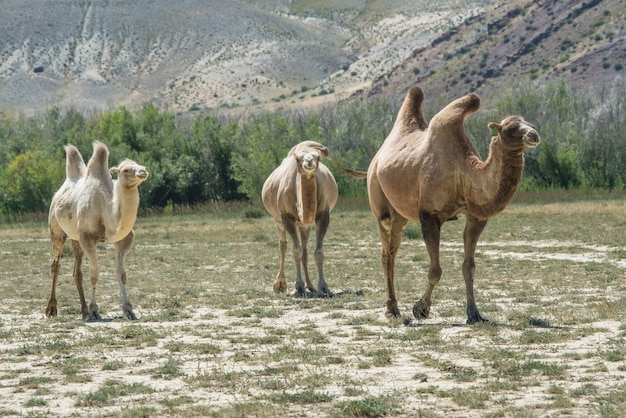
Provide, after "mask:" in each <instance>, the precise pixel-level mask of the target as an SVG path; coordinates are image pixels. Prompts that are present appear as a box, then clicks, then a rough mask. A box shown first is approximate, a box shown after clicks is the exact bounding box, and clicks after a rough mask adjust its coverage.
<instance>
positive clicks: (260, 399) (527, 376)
mask: <svg viewBox="0 0 626 418" xmlns="http://www.w3.org/2000/svg"><path fill="white" fill-rule="evenodd" d="M552 200H553V203H545V202H533V203H528V202H527V203H519V201H518V203H514V204H512V205H511V206H510V207H509V208H508V209H507V210H505V211H504V212H503V213H502V214H500V215H499V216H498V217H496V218H495V219H493V220H492V221H490V223H489V225H488V226H487V229H486V231H485V233H484V234H483V237H482V239H481V242H480V243H479V247H478V251H477V275H476V276H477V280H476V292H477V299H478V303H479V305H480V306H481V308H482V313H483V315H484V316H485V317H486V318H488V319H490V320H491V322H490V323H488V324H485V325H475V326H466V325H463V324H464V322H465V307H464V299H465V298H464V285H463V280H462V277H461V263H462V244H461V235H462V227H463V222H462V221H460V222H451V223H447V224H445V225H444V228H443V234H442V235H443V236H442V267H443V269H444V277H443V279H442V281H441V282H440V284H439V285H438V287H437V288H436V290H435V292H434V304H433V307H432V309H431V317H430V318H429V319H427V320H425V321H421V322H418V321H416V320H414V319H413V318H412V317H410V312H411V308H412V305H413V303H414V302H415V300H416V299H417V298H418V297H419V295H421V293H422V291H423V289H424V286H425V280H426V279H425V272H426V269H427V263H428V257H427V255H426V253H425V248H424V245H423V243H422V241H421V239H419V237H418V236H419V231H418V228H416V226H415V225H412V224H410V225H409V228H408V230H407V232H406V239H405V241H404V243H403V245H402V247H401V249H400V254H399V256H398V262H397V284H396V285H397V291H398V298H399V302H400V309H401V311H402V312H403V314H404V319H403V320H400V321H389V320H387V319H386V318H385V317H384V304H385V292H384V285H383V281H382V269H381V266H380V261H379V243H378V238H377V236H376V227H375V221H374V219H373V218H372V216H371V214H370V213H369V210H368V209H367V207H366V205H364V204H363V202H357V203H356V204H355V203H353V202H347V201H343V202H340V204H339V205H338V209H337V210H335V211H334V212H333V214H332V215H331V228H330V229H329V233H328V235H327V239H326V243H325V244H326V245H325V248H326V263H325V264H326V277H327V280H328V283H329V286H330V287H331V288H332V289H333V290H334V291H336V292H339V294H338V295H337V297H334V298H325V299H315V298H294V297H293V296H289V295H287V296H285V295H275V294H274V292H273V291H272V282H273V280H274V275H275V272H276V268H277V262H278V257H277V249H276V246H277V243H276V240H275V230H274V225H273V221H272V219H271V218H270V217H269V216H264V217H262V218H246V217H244V216H242V213H244V212H242V211H241V210H240V209H241V208H236V207H232V208H221V209H219V210H214V209H212V208H208V209H206V210H201V211H195V212H190V213H178V214H174V215H171V214H170V215H161V216H144V217H142V218H140V219H139V221H138V223H137V227H136V231H137V240H136V248H135V249H134V250H133V251H132V252H131V254H130V256H129V258H128V262H127V270H128V277H129V285H128V289H129V292H130V297H131V299H132V300H133V302H134V304H135V313H136V314H137V316H138V317H139V320H138V321H132V322H131V321H128V320H124V319H123V318H122V315H121V308H120V299H119V294H118V292H119V291H118V286H117V283H116V282H115V274H114V271H113V269H114V261H113V253H112V248H108V247H105V246H102V247H101V248H100V259H101V260H102V261H101V262H102V265H101V283H100V285H99V295H100V297H99V302H100V308H101V313H102V314H103V317H104V318H105V319H104V320H103V321H101V322H89V323H83V322H82V321H81V319H80V309H79V305H78V300H77V299H78V298H77V295H76V290H75V288H74V284H73V280H72V278H71V265H70V264H71V257H69V256H68V257H65V258H64V259H63V261H62V277H61V281H60V284H59V291H58V297H59V316H58V318H56V319H47V318H45V316H44V308H45V303H46V300H47V296H48V291H49V280H50V279H49V277H48V275H49V265H50V243H49V240H48V238H47V236H46V230H45V224H44V223H43V222H27V223H13V224H10V225H9V224H2V225H0V236H1V238H0V254H2V259H0V291H1V293H2V295H3V304H2V306H1V307H0V364H1V365H2V366H1V367H0V416H2V415H4V416H68V415H74V416H86V415H92V416H93V415H98V416H125V417H133V416H136V417H139V416H188V417H191V416H268V417H269V416H355V417H357V416H370V417H375V416H384V415H389V416H406V417H409V416H417V415H418V414H421V416H430V417H444V416H464V417H478V416H480V417H500V416H517V417H534V416H564V415H569V416H597V417H617V416H621V414H623V411H624V410H626V396H625V393H626V348H625V347H626V344H625V336H626V328H625V327H624V324H623V318H624V315H626V285H625V282H624V276H625V273H624V272H625V269H626V250H624V236H625V234H626V203H625V201H624V200H623V199H611V200H607V199H596V200H584V201H578V200H566V199H565V198H564V196H562V195H559V196H557V197H554V196H553V197H552ZM68 255H69V252H68ZM287 268H288V272H289V276H290V277H292V278H293V277H294V269H293V265H292V263H291V262H288V264H287ZM292 284H293V282H291V283H290V286H291V285H292Z"/></svg>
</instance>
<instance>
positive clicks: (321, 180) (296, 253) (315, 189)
mask: <svg viewBox="0 0 626 418" xmlns="http://www.w3.org/2000/svg"><path fill="white" fill-rule="evenodd" d="M321 157H328V149H327V148H326V147H325V146H323V145H321V144H319V143H317V142H313V141H304V142H301V143H300V144H298V145H296V146H295V147H293V148H292V149H291V151H289V154H288V155H287V158H285V159H284V160H283V162H282V163H281V164H280V166H278V167H277V168H276V169H275V170H274V171H273V172H272V174H270V175H269V177H268V178H267V180H265V184H263V191H262V199H263V205H264V206H265V208H266V209H267V211H268V212H269V213H270V214H271V215H272V216H273V217H274V219H275V220H276V225H277V227H278V235H279V247H280V269H279V271H278V275H277V276H276V281H275V282H274V292H285V291H286V290H287V281H286V279H285V254H286V252H287V239H286V236H285V232H287V233H288V234H289V236H290V237H291V239H292V241H293V259H294V261H295V263H296V293H297V294H298V295H304V294H305V286H304V282H303V281H302V275H301V273H300V263H302V267H303V268H304V278H305V280H306V288H308V289H309V291H311V292H314V293H316V294H317V296H323V295H328V296H330V295H332V293H331V291H330V290H329V289H328V285H327V284H326V280H324V272H323V264H324V250H323V248H322V243H323V241H324V235H326V231H327V229H328V224H329V222H330V211H331V210H332V209H333V208H334V207H335V203H337V195H338V191H337V183H336V182H335V178H334V177H333V175H332V173H331V172H330V170H329V169H328V168H327V167H326V166H325V165H324V164H322V162H321V161H320V158H321ZM313 224H315V262H316V264H317V273H318V276H319V279H318V283H317V291H316V290H315V287H313V285H312V284H311V281H310V280H309V270H308V264H307V263H308V253H307V242H308V240H309V230H310V228H311V225H313ZM298 230H299V231H300V240H301V241H302V243H300V240H299V239H298V232H297V231H298Z"/></svg>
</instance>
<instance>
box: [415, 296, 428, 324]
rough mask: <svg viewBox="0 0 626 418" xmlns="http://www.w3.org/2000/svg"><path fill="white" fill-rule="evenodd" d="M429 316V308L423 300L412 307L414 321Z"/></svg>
mask: <svg viewBox="0 0 626 418" xmlns="http://www.w3.org/2000/svg"><path fill="white" fill-rule="evenodd" d="M429 314H430V306H428V305H427V304H426V302H424V300H423V299H420V300H418V301H417V302H415V305H413V316H414V317H415V319H426V318H428V315H429Z"/></svg>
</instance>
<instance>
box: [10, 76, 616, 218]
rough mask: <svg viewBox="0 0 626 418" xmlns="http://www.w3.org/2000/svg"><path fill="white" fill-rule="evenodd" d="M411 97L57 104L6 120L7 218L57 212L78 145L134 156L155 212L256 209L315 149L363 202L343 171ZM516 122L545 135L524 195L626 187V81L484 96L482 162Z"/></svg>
mask: <svg viewBox="0 0 626 418" xmlns="http://www.w3.org/2000/svg"><path fill="white" fill-rule="evenodd" d="M431 96H432V98H431V97H430V96H429V92H428V91H426V101H425V103H424V113H425V116H426V118H427V119H430V117H432V115H434V113H436V111H438V110H439V109H441V108H442V107H443V106H445V105H446V104H447V103H448V102H449V101H450V100H451V99H454V98H449V97H445V96H435V95H432V93H431ZM402 99H403V98H402V97H399V98H394V99H393V100H388V99H377V100H374V101H352V102H340V103H334V104H330V105H327V106H325V107H323V108H320V109H316V110H314V111H313V110H304V109H297V110H276V111H272V112H262V113H258V114H245V113H242V114H239V115H234V114H228V115H227V114H220V113H219V112H217V111H216V112H213V113H202V114H201V113H199V112H189V113H186V114H175V113H172V112H170V111H163V110H160V109H158V108H157V107H155V106H154V105H151V104H146V105H144V106H143V107H142V108H141V109H139V110H136V111H131V110H129V109H127V108H125V107H119V108H117V109H115V110H111V111H103V112H79V111H76V110H72V109H69V110H61V109H59V108H57V107H53V108H52V109H50V110H49V111H47V112H46V113H43V114H40V115H36V116H30V117H17V118H16V117H7V116H0V213H5V214H14V213H24V212H45V211H47V210H48V206H49V204H50V200H51V198H52V195H53V193H54V192H55V191H56V190H57V189H58V187H59V186H60V185H61V183H62V182H63V180H64V178H65V153H64V148H63V146H64V145H65V144H68V143H71V144H74V145H76V146H77V147H78V148H79V150H80V151H81V153H82V154H83V156H84V158H85V160H87V159H88V158H89V157H90V155H91V152H92V143H93V142H94V141H100V142H103V143H105V144H106V145H107V146H108V147H109V150H110V152H111V155H110V160H109V163H110V165H116V164H118V163H119V162H120V161H121V160H123V159H124V158H131V159H133V160H135V161H137V162H138V163H140V164H143V165H145V166H146V167H147V169H148V171H149V172H150V178H149V180H148V181H147V182H146V183H144V184H143V185H142V186H141V188H140V193H141V204H142V207H144V208H162V207H165V206H166V205H196V204H202V203H206V202H214V201H235V200H250V201H252V202H253V203H257V202H258V201H259V200H260V191H261V187H262V185H263V182H264V181H265V178H266V177H267V176H268V175H269V173H270V172H271V171H272V170H273V169H274V168H275V167H276V166H277V165H278V164H279V163H280V161H282V159H283V158H284V157H285V156H286V154H287V152H288V151H289V149H290V148H291V147H292V146H293V145H295V144H297V143H299V142H301V141H304V140H312V141H317V142H320V143H322V144H324V145H326V146H327V147H328V148H329V149H330V153H331V160H330V161H328V162H327V165H328V166H329V167H330V168H331V170H332V171H333V172H334V174H335V178H336V179H337V183H338V185H339V191H340V194H341V195H343V196H364V195H365V194H366V188H365V183H364V182H359V181H355V180H353V179H352V178H350V177H348V176H346V175H344V174H343V173H342V171H341V167H342V166H345V167H350V168H354V169H362V170H365V169H367V166H368V164H369V161H370V160H371V158H372V157H373V155H374V154H375V153H376V151H377V150H378V148H379V146H380V144H381V143H382V141H383V140H384V139H385V137H386V136H387V134H388V132H389V131H390V129H391V127H392V126H393V123H394V120H395V117H396V114H397V111H398V108H399V105H400V104H401V101H402ZM509 114H519V115H522V116H523V117H524V118H525V119H526V120H527V121H529V122H531V123H533V124H534V125H535V126H536V127H537V129H538V131H539V133H540V135H541V137H542V143H541V145H540V146H539V147H538V148H536V149H533V150H530V151H527V153H526V167H525V170H524V179H523V181H522V185H521V187H522V189H544V188H558V189H577V188H589V189H592V188H601V189H615V188H624V187H625V186H626V170H625V167H626V85H625V84H623V83H622V84H619V83H618V84H616V85H614V86H611V87H610V88H602V89H597V90H595V91H592V92H590V91H582V90H575V89H573V88H571V87H569V86H567V85H565V84H564V83H563V82H558V83H554V84H548V85H544V86H542V87H541V88H533V87H531V86H521V87H517V88H516V89H511V90H510V91H508V92H506V93H505V94H501V95H499V96H494V97H491V98H483V100H482V105H481V109H480V110H479V111H478V112H476V113H475V114H474V115H472V116H470V117H469V118H468V120H467V121H466V124H465V125H466V130H467V132H468V133H469V135H470V137H471V138H472V140H473V141H474V144H475V146H476V148H477V149H478V151H479V153H480V154H481V155H482V157H483V158H486V156H487V153H488V147H489V141H490V133H489V131H488V129H487V124H488V123H489V122H490V121H500V120H501V119H502V118H503V117H504V116H506V115H509Z"/></svg>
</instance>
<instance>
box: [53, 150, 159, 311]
mask: <svg viewBox="0 0 626 418" xmlns="http://www.w3.org/2000/svg"><path fill="white" fill-rule="evenodd" d="M65 152H66V155H67V157H66V168H65V170H66V179H65V182H64V183H63V185H62V186H61V188H60V189H59V190H58V191H57V192H56V193H55V195H54V197H53V198H52V203H51V205H50V215H49V218H48V224H49V229H50V238H51V239H52V255H53V259H52V265H51V268H50V270H51V274H52V293H51V295H50V300H49V301H48V307H47V308H46V314H47V315H48V316H55V315H56V314H57V300H56V284H57V277H58V275H59V270H60V260H59V259H60V257H61V252H62V250H63V245H64V243H65V240H66V239H67V237H69V238H70V239H71V240H72V249H73V250H74V281H75V283H76V288H77V289H78V296H79V297H80V304H81V311H82V314H83V319H84V320H97V319H101V317H100V314H99V313H98V304H97V303H96V284H97V283H98V275H99V269H98V262H97V259H96V244H97V243H98V242H103V241H106V242H109V243H114V244H115V259H116V263H117V280H118V282H119V285H120V291H121V294H122V311H123V312H124V315H125V316H126V317H127V318H128V319H137V318H136V316H135V314H134V313H133V307H132V305H131V303H130V301H129V300H128V296H127V294H126V271H125V270H124V261H125V260H126V255H127V254H128V252H129V251H130V249H131V246H132V244H133V241H134V239H135V233H134V231H133V226H134V224H135V220H136V219H137V209H138V207H139V190H138V187H139V185H140V184H141V183H143V182H144V181H145V180H146V179H147V178H148V172H147V171H146V169H145V167H143V166H141V165H139V164H137V163H135V162H134V161H132V160H129V159H126V160H124V161H122V163H121V164H120V165H119V166H118V167H112V168H111V170H110V172H109V169H108V159H109V150H108V149H107V147H106V146H105V145H104V144H101V143H98V142H96V143H94V144H93V155H92V157H91V159H90V160H89V164H88V165H85V162H84V160H83V157H82V156H81V155H80V152H79V151H78V149H77V148H76V147H74V146H73V145H67V146H66V147H65ZM111 174H116V175H117V177H118V178H117V180H115V181H114V180H113V179H112V177H111ZM83 254H86V255H87V258H88V260H89V281H90V282H91V301H90V303H89V307H87V304H86V302H85V295H84V292H83V273H82V271H81V264H82V259H83Z"/></svg>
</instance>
